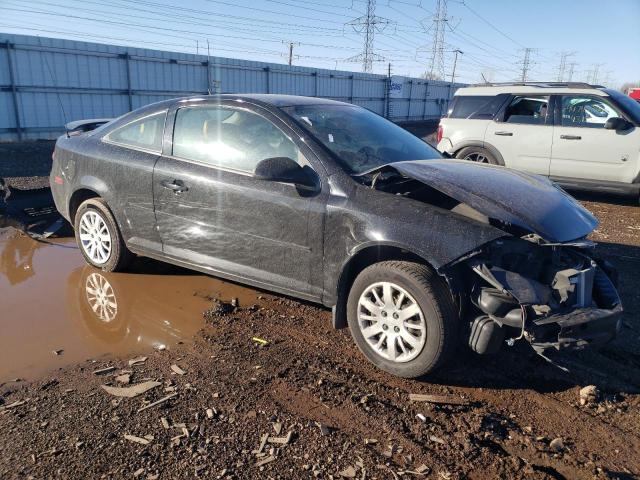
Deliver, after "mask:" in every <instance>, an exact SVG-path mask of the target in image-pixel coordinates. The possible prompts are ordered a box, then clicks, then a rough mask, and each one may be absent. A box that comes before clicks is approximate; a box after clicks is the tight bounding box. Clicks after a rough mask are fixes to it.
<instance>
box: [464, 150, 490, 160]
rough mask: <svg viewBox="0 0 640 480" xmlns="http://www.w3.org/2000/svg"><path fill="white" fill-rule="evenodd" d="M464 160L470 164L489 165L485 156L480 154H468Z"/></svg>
mask: <svg viewBox="0 0 640 480" xmlns="http://www.w3.org/2000/svg"><path fill="white" fill-rule="evenodd" d="M464 160H470V161H472V162H478V163H490V162H489V159H488V158H487V157H486V155H483V154H482V153H479V152H471V153H469V154H468V155H466V156H465V157H464Z"/></svg>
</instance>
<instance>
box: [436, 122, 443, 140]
mask: <svg viewBox="0 0 640 480" xmlns="http://www.w3.org/2000/svg"><path fill="white" fill-rule="evenodd" d="M440 140H442V125H438V133H436V142H437V143H440Z"/></svg>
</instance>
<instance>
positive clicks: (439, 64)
mask: <svg viewBox="0 0 640 480" xmlns="http://www.w3.org/2000/svg"><path fill="white" fill-rule="evenodd" d="M432 18H433V25H432V27H433V41H432V44H431V58H430V59H429V77H430V78H432V79H433V78H434V77H435V76H436V75H437V76H439V77H440V78H442V79H444V31H445V27H446V26H447V22H448V21H449V17H447V0H436V10H435V12H434V14H433V17H432Z"/></svg>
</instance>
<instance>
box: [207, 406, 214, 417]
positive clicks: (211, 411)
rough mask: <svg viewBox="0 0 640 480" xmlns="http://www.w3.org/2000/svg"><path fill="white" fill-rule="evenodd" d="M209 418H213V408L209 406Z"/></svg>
mask: <svg viewBox="0 0 640 480" xmlns="http://www.w3.org/2000/svg"><path fill="white" fill-rule="evenodd" d="M207 418H213V409H212V408H207Z"/></svg>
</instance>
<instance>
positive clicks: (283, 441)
mask: <svg viewBox="0 0 640 480" xmlns="http://www.w3.org/2000/svg"><path fill="white" fill-rule="evenodd" d="M292 437H293V431H291V430H289V432H288V433H287V435H286V436H285V437H269V438H268V442H269V443H276V444H278V445H288V444H289V442H291V438H292Z"/></svg>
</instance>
